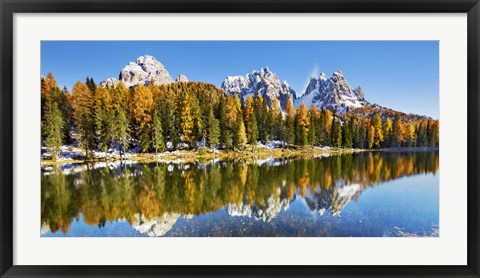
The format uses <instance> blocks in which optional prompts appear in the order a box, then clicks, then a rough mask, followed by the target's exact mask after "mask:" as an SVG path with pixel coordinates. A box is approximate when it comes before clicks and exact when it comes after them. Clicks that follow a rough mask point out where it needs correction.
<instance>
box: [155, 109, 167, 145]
mask: <svg viewBox="0 0 480 278" xmlns="http://www.w3.org/2000/svg"><path fill="white" fill-rule="evenodd" d="M152 148H153V149H154V150H155V153H158V152H164V151H165V149H166V147H165V140H164V138H163V128H162V121H161V120H160V113H159V111H158V110H154V112H153V117H152Z"/></svg>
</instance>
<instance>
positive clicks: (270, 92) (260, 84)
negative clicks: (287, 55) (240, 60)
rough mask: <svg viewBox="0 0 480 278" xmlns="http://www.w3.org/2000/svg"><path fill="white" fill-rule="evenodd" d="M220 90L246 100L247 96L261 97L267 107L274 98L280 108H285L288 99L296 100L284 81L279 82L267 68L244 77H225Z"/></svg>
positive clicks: (294, 93) (294, 94) (293, 92)
mask: <svg viewBox="0 0 480 278" xmlns="http://www.w3.org/2000/svg"><path fill="white" fill-rule="evenodd" d="M221 89H222V90H223V91H225V92H227V93H229V94H231V95H233V94H238V96H239V97H243V98H245V99H246V97H247V96H248V95H251V96H252V97H254V96H256V95H260V96H262V97H263V98H264V99H265V101H266V103H267V105H268V106H271V105H272V102H273V99H274V98H275V97H276V98H277V99H278V100H279V101H280V105H281V107H282V108H285V104H286V103H287V100H288V98H294V99H296V97H297V94H296V92H295V91H294V90H293V89H292V88H290V85H289V84H288V83H287V81H286V80H284V81H283V82H280V79H279V78H278V76H277V75H276V74H275V73H274V72H272V71H271V70H270V69H269V68H268V67H264V68H262V69H260V71H258V70H254V71H253V72H251V73H248V74H246V75H244V76H242V75H237V76H227V77H225V79H224V81H223V83H222V85H221Z"/></svg>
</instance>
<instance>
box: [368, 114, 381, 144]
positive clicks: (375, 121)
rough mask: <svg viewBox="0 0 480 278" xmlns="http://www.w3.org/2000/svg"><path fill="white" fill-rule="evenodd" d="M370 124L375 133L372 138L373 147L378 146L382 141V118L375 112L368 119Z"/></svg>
mask: <svg viewBox="0 0 480 278" xmlns="http://www.w3.org/2000/svg"><path fill="white" fill-rule="evenodd" d="M370 125H371V126H372V127H373V128H374V131H375V135H374V138H373V147H374V148H380V146H381V145H382V143H383V130H382V119H381V118H380V115H379V114H378V113H377V114H375V116H373V118H372V119H371V121H370Z"/></svg>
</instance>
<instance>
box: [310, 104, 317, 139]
mask: <svg viewBox="0 0 480 278" xmlns="http://www.w3.org/2000/svg"><path fill="white" fill-rule="evenodd" d="M308 117H309V120H310V127H309V129H308V142H309V143H310V145H312V146H315V145H316V144H317V142H318V139H317V134H318V133H317V129H318V118H319V115H318V110H317V108H315V106H314V105H313V104H312V105H311V106H310V109H309V110H308Z"/></svg>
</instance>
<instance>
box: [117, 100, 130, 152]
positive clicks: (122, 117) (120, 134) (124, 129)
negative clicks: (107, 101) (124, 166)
mask: <svg viewBox="0 0 480 278" xmlns="http://www.w3.org/2000/svg"><path fill="white" fill-rule="evenodd" d="M115 119H116V120H115V127H116V128H117V129H116V138H117V142H118V144H119V147H120V157H121V155H122V153H123V154H125V151H126V150H127V149H128V145H129V144H128V140H129V139H130V138H131V135H130V133H131V130H130V126H129V121H128V119H127V115H126V113H125V111H123V109H120V110H119V111H118V115H117V117H116V118H115Z"/></svg>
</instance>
